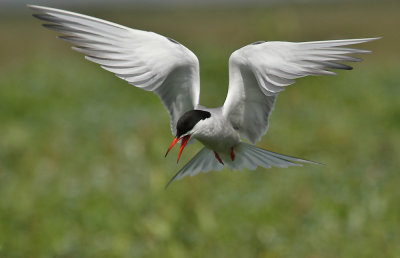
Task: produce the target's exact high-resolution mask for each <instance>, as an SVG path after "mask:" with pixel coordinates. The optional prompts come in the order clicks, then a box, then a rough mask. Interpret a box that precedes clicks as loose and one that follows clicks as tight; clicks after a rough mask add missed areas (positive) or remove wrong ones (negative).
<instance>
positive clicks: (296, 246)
mask: <svg viewBox="0 0 400 258" xmlns="http://www.w3.org/2000/svg"><path fill="white" fill-rule="evenodd" d="M77 2H78V1H72V2H66V1H47V2H46V1H32V2H30V3H33V4H43V5H48V6H52V7H61V8H68V9H69V10H72V11H76V12H81V13H85V14H88V15H92V16H97V17H100V18H103V19H106V20H111V21H114V22H117V23H121V24H123V25H127V26H130V27H134V28H139V29H144V30H150V31H155V32H157V33H160V34H163V35H166V36H169V37H171V38H174V39H176V40H178V41H179V42H181V43H183V44H184V45H186V46H187V47H188V48H190V49H191V50H192V51H193V52H194V53H196V54H197V56H198V58H199V60H200V65H201V81H202V92H201V103H202V104H203V105H207V106H211V107H216V106H219V105H222V104H223V101H224V98H225V96H226V92H227V85H228V66H227V62H228V58H229V55H230V54H231V53H232V52H233V51H234V50H236V49H238V48H240V47H242V46H244V45H246V44H248V43H251V42H254V41H258V40H268V41H272V40H287V41H309V40H325V39H341V38H360V37H375V36H381V37H383V39H381V40H379V41H374V42H371V43H367V44H363V45H360V46H359V47H360V48H363V49H370V50H372V51H373V53H372V54H370V55H364V56H363V58H364V59H365V61H364V62H362V63H356V64H354V67H355V69H354V70H353V71H339V72H338V76H327V77H312V78H303V79H300V80H298V82H297V83H296V84H295V85H293V86H291V87H290V89H288V90H286V91H285V92H283V93H282V94H281V95H280V96H279V98H278V101H277V105H276V108H275V111H274V112H273V114H272V117H271V124H270V129H269V132H268V134H267V135H266V136H265V137H264V138H263V139H262V141H261V142H259V143H258V146H261V147H264V148H267V149H270V150H272V151H276V152H281V153H285V154H289V155H295V156H299V157H303V158H306V159H310V160H315V161H319V162H322V163H325V164H326V166H312V165H307V166H304V167H300V168H289V169H279V168H272V169H268V170H266V169H258V170H256V171H241V172H239V171H229V170H223V171H221V172H218V173H217V172H213V173H208V174H200V175H198V176H196V177H193V178H191V177H189V178H184V179H183V180H181V181H177V182H175V183H174V184H172V185H171V187H170V188H168V189H167V190H165V189H164V186H165V185H166V183H167V182H168V180H169V179H170V178H171V177H172V176H173V175H174V174H175V173H176V172H177V171H178V170H179V168H180V167H181V166H182V165H183V164H184V163H185V162H187V161H188V160H189V159H190V158H191V157H192V156H193V155H194V154H195V153H196V152H197V151H198V150H199V149H200V147H201V146H200V145H199V144H198V143H197V144H193V145H191V146H190V147H189V148H187V149H186V150H185V152H184V154H183V158H182V160H181V162H180V164H179V165H176V163H175V160H176V159H175V158H176V154H177V153H176V150H175V151H174V152H172V153H171V154H170V155H169V156H168V157H167V158H164V153H165V151H166V148H167V147H168V146H169V144H170V142H171V140H172V139H173V137H172V135H171V133H170V131H169V118H168V115H167V112H166V111H165V110H164V108H163V106H162V104H161V103H160V102H159V100H158V98H157V97H156V96H155V95H154V94H150V93H148V92H144V91H141V90H139V89H135V88H134V87H132V86H130V85H129V84H127V83H126V82H124V81H122V80H120V79H118V78H116V77H115V76H114V75H113V74H111V73H108V72H106V71H103V70H101V69H100V68H99V67H98V65H96V64H93V63H90V62H88V61H85V60H84V59H83V57H82V56H81V55H80V54H78V53H76V52H73V51H71V49H70V48H69V45H68V44H67V43H65V42H63V41H60V40H57V39H56V38H55V36H56V35H57V34H56V33H54V32H53V31H48V30H46V29H44V28H43V27H41V26H40V22H39V21H38V20H35V19H33V18H32V17H31V12H30V10H28V9H27V8H25V4H26V2H24V1H4V2H2V3H0V7H1V8H0V9H1V11H0V13H1V15H0V31H1V40H0V257H178V258H179V257H399V256H400V244H399V243H400V203H399V200H400V187H399V183H400V171H399V168H400V161H399V158H400V101H399V97H400V32H399V28H400V16H399V14H400V2H399V1H375V2H372V1H370V2H369V1H354V2H351V1H341V2H336V1H313V2H307V1H298V2H296V1H291V2H282V3H280V4H278V3H276V2H275V3H273V2H267V1H253V2H251V3H250V2H245V1H234V2H235V3H234V4H233V2H232V3H230V2H229V1H218V2H216V3H214V4H210V2H207V3H208V4H207V3H205V4H193V1H192V2H185V1H174V2H172V1H171V2H167V1H164V2H163V3H162V4H161V3H160V1H159V2H155V1H152V2H151V4H149V5H147V4H145V3H144V1H142V2H140V3H138V4H136V2H134V1H131V2H129V1H120V2H118V3H117V2H114V1H113V2H112V4H110V2H111V1H110V2H106V1H99V2H96V1H94V0H93V1H87V2H85V1H81V3H80V4H77Z"/></svg>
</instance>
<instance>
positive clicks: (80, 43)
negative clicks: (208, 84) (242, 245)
mask: <svg viewBox="0 0 400 258" xmlns="http://www.w3.org/2000/svg"><path fill="white" fill-rule="evenodd" d="M28 7H29V8H31V9H33V10H34V11H36V12H37V13H35V14H34V15H33V16H35V17H36V18H38V19H41V20H43V21H45V22H46V23H45V24H44V25H43V26H44V27H46V28H49V29H53V30H56V31H58V32H60V33H61V34H63V35H62V36H59V38H61V39H63V40H66V41H68V42H70V43H72V44H73V45H74V46H73V49H74V50H76V51H78V52H81V53H83V54H84V55H85V58H86V59H88V60H90V61H92V62H95V63H98V64H100V65H101V67H102V68H103V69H105V70H108V71H110V72H113V73H115V75H116V76H118V77H119V78H121V79H124V80H126V81H127V82H128V83H130V84H132V85H134V86H136V87H138V88H142V89H144V90H147V91H152V92H154V93H155V94H157V95H158V97H159V98H160V99H161V101H162V103H163V104H164V106H165V108H166V109H167V110H168V113H169V114H170V120H171V121H170V122H171V131H172V133H173V135H174V136H175V139H174V141H173V142H172V144H171V146H170V147H169V149H168V151H167V154H168V152H169V151H170V150H171V149H172V147H173V146H174V145H175V144H176V143H177V142H180V143H181V148H180V151H179V155H178V160H179V158H180V156H181V153H182V151H183V149H184V148H185V146H186V144H187V143H188V142H189V140H191V139H196V140H198V141H200V142H201V143H202V144H203V145H204V148H203V149H202V150H200V152H199V153H197V154H196V155H195V156H194V157H193V159H192V160H191V161H189V162H188V163H187V164H186V165H185V166H184V167H183V168H182V169H181V170H180V171H179V172H178V173H177V174H176V175H175V176H174V177H173V178H172V179H171V181H170V183H172V182H173V181H174V180H177V179H180V178H182V177H184V176H187V175H191V176H194V175H196V174H198V173H199V172H208V171H212V170H221V169H223V168H224V166H225V165H227V166H228V167H229V168H230V169H239V170H241V169H245V168H247V169H255V168H257V167H258V166H260V167H264V168H270V167H272V166H275V167H289V166H301V163H314V164H316V162H312V161H308V160H304V159H300V158H295V157H291V156H288V155H283V154H278V153H275V152H271V151H267V150H264V149H261V148H258V147H256V146H254V145H252V144H247V143H244V142H242V141H241V139H240V136H241V137H243V138H246V139H248V140H249V141H250V142H251V143H253V144H255V143H256V142H257V141H259V140H260V139H261V137H262V136H263V135H264V134H265V133H266V132H267V129H268V120H269V116H270V114H271V111H272V110H273V108H274V104H275V101H276V97H277V95H278V94H279V92H281V91H283V90H284V89H285V88H286V87H287V86H289V85H291V84H293V83H295V79H297V78H301V77H305V76H308V75H334V74H335V73H334V72H332V71H331V70H332V69H345V70H350V69H352V68H351V67H350V66H348V65H344V64H342V62H344V61H347V62H357V61H361V59H359V58H356V57H352V56H349V55H352V54H364V53H369V52H370V51H368V50H361V49H355V48H347V47H344V46H347V45H354V44H360V43H364V42H368V41H372V40H376V39H378V38H363V39H345V40H329V41H313V42H301V43H293V42H278V41H275V42H264V41H258V42H255V43H252V44H249V45H247V46H244V47H242V48H240V49H238V50H236V51H235V52H233V53H232V55H231V57H230V58H229V91H228V95H227V97H226V100H225V103H224V105H223V106H222V107H219V108H206V107H203V106H201V105H200V104H199V96H200V75H199V61H198V59H197V57H196V55H195V54H193V53H192V52H191V51H190V50H189V49H187V48H186V47H185V46H183V45H182V44H180V43H178V42H177V41H175V40H173V39H171V38H168V37H164V36H161V35H159V34H157V33H154V32H148V31H142V30H137V29H131V28H128V27H125V26H122V25H119V24H115V23H112V22H108V21H104V20H101V19H98V18H93V17H90V16H86V15H82V14H78V13H73V12H69V11H64V10H60V9H54V8H49V7H43V6H36V5H28ZM170 183H169V184H170Z"/></svg>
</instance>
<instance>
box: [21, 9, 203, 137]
mask: <svg viewBox="0 0 400 258" xmlns="http://www.w3.org/2000/svg"><path fill="white" fill-rule="evenodd" d="M28 7H29V8H31V9H33V10H34V11H38V12H39V14H34V15H33V16H35V17H36V18H38V19H41V20H44V21H46V22H47V23H46V24H44V25H43V26H44V27H46V28H49V29H53V30H56V31H58V32H60V33H62V34H64V35H63V36H60V37H59V38H61V39H63V40H66V41H69V42H71V43H72V44H74V47H73V49H74V50H76V51H78V52H81V53H83V54H85V55H86V59H88V60H90V61H93V62H95V63H98V64H100V65H101V67H102V68H104V69H105V70H108V71H110V72H113V73H115V74H116V75H117V76H118V77H119V78H122V79H124V80H126V81H128V82H129V83H130V84H132V85H134V86H136V87H138V88H141V89H144V90H147V91H152V92H154V93H156V94H157V95H158V96H159V98H160V99H161V101H162V102H163V104H164V105H165V107H166V108H167V110H168V112H169V114H170V116H171V130H172V133H173V134H174V135H175V134H176V132H175V130H176V123H177V121H178V119H179V117H180V116H181V115H182V114H183V113H185V112H186V111H188V110H191V109H194V108H195V107H196V106H197V104H198V103H199V95H200V79H199V61H198V59H197V57H196V56H195V55H194V54H193V53H192V52H191V51H190V50H189V49H187V48H186V47H184V46H183V45H181V44H180V43H178V42H176V41H175V40H172V39H170V38H167V37H164V36H161V35H159V34H156V33H154V32H148V31H142V30H136V29H131V28H128V27H125V26H121V25H119V24H115V23H111V22H108V21H104V20H101V19H97V18H93V17H90V16H86V15H82V14H78V13H73V12H68V11H64V10H59V9H54V8H48V7H42V6H35V5H28Z"/></svg>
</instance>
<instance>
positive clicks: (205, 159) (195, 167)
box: [166, 142, 322, 187]
mask: <svg viewBox="0 0 400 258" xmlns="http://www.w3.org/2000/svg"><path fill="white" fill-rule="evenodd" d="M235 154H236V155H235V160H233V161H232V160H231V157H230V155H227V154H223V153H219V155H220V157H221V159H222V161H223V163H224V165H227V166H228V167H229V169H231V170H232V169H237V170H242V169H245V168H247V169H250V170H254V169H256V168H257V167H263V168H270V167H280V168H287V167H290V166H302V163H309V164H318V165H322V164H321V163H318V162H314V161H309V160H305V159H300V158H296V157H292V156H288V155H284V154H279V153H276V152H272V151H268V150H264V149H261V148H258V147H256V146H254V145H251V144H247V143H244V142H242V143H240V144H239V145H237V146H236V147H235ZM224 165H222V164H221V163H219V161H218V160H217V159H216V158H215V156H214V152H213V151H212V150H210V149H207V148H206V147H204V148H203V149H201V150H200V151H199V152H198V153H197V154H196V155H195V156H194V157H193V158H192V159H191V160H190V161H189V162H188V163H187V164H186V165H185V166H184V167H183V168H182V169H181V170H179V172H178V173H176V175H175V176H174V177H173V178H172V179H171V180H170V181H169V183H168V184H167V186H166V187H168V186H169V185H170V184H171V183H172V182H174V181H175V180H179V179H181V178H183V177H185V176H187V175H190V176H195V175H197V174H198V173H199V172H203V173H207V172H209V171H212V170H216V171H219V170H222V169H223V168H224Z"/></svg>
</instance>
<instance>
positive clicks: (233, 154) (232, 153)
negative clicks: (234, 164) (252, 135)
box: [231, 147, 235, 161]
mask: <svg viewBox="0 0 400 258" xmlns="http://www.w3.org/2000/svg"><path fill="white" fill-rule="evenodd" d="M231 159H232V161H234V160H235V151H234V150H233V147H232V148H231Z"/></svg>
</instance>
